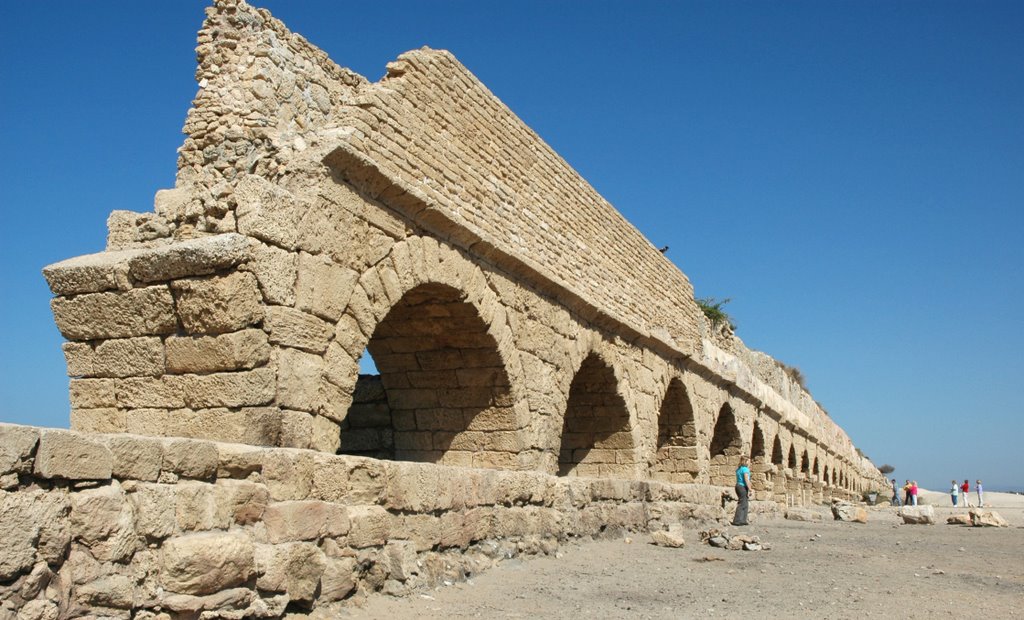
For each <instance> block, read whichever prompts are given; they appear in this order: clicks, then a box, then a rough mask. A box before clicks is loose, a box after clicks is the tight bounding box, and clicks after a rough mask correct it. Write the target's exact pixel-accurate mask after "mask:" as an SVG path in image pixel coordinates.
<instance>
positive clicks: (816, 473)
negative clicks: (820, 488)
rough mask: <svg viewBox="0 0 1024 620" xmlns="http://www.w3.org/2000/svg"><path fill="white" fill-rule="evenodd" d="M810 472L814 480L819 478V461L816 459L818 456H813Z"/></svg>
mask: <svg viewBox="0 0 1024 620" xmlns="http://www.w3.org/2000/svg"><path fill="white" fill-rule="evenodd" d="M811 474H812V475H813V476H814V479H815V480H820V479H821V463H820V462H819V461H818V457H814V461H813V465H812V466H811Z"/></svg>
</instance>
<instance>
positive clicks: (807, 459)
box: [800, 448, 811, 476]
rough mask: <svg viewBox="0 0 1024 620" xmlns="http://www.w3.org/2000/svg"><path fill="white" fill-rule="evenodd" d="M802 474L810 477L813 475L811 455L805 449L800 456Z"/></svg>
mask: <svg viewBox="0 0 1024 620" xmlns="http://www.w3.org/2000/svg"><path fill="white" fill-rule="evenodd" d="M800 473H802V474H804V476H810V474H811V455H810V454H809V453H808V452H807V449H806V448H805V449H804V452H803V454H802V455H800Z"/></svg>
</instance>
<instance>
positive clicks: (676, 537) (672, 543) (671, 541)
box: [651, 524, 686, 549]
mask: <svg viewBox="0 0 1024 620" xmlns="http://www.w3.org/2000/svg"><path fill="white" fill-rule="evenodd" d="M651 541H652V542H653V543H654V544H656V545H658V546H659V547H671V548H673V549H679V548H681V547H683V546H684V545H685V544H686V540H685V539H684V538H683V528H682V527H681V526H679V525H677V524H673V525H670V526H669V528H668V530H658V531H656V532H652V533H651Z"/></svg>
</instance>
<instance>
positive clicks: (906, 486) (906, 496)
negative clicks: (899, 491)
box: [903, 480, 910, 506]
mask: <svg viewBox="0 0 1024 620" xmlns="http://www.w3.org/2000/svg"><path fill="white" fill-rule="evenodd" d="M903 505H904V506H909V505H910V481H909V480H904V481H903Z"/></svg>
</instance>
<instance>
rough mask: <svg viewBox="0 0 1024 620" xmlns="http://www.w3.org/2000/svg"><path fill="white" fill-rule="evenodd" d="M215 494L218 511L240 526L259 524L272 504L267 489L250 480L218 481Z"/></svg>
mask: <svg viewBox="0 0 1024 620" xmlns="http://www.w3.org/2000/svg"><path fill="white" fill-rule="evenodd" d="M214 493H215V495H216V503H217V508H218V511H219V512H220V513H221V514H223V515H224V516H225V517H226V518H227V521H228V522H229V523H230V522H234V523H237V524H238V525H251V524H254V523H257V522H259V521H260V520H261V519H262V518H263V513H264V512H265V511H266V509H267V504H268V503H269V502H270V492H269V491H267V487H266V486H265V485H262V484H257V483H255V482H250V481H248V480H218V481H217V485H216V486H215V487H214Z"/></svg>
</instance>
